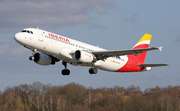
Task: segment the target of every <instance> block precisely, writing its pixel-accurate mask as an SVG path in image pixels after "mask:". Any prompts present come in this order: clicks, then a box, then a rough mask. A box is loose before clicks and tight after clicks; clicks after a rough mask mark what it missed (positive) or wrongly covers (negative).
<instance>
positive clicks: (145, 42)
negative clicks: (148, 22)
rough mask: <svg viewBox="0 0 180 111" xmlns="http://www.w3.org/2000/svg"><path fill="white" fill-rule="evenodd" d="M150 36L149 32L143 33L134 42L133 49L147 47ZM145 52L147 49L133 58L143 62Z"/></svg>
mask: <svg viewBox="0 0 180 111" xmlns="http://www.w3.org/2000/svg"><path fill="white" fill-rule="evenodd" d="M151 37H152V35H150V34H147V33H146V34H144V36H143V37H142V38H141V39H140V40H139V41H138V42H137V43H136V45H135V46H134V47H133V49H140V48H148V47H149V44H150V41H151ZM146 53H147V51H144V52H143V53H139V54H138V56H136V57H135V58H136V59H138V60H139V61H140V62H142V63H144V60H145V57H146Z"/></svg>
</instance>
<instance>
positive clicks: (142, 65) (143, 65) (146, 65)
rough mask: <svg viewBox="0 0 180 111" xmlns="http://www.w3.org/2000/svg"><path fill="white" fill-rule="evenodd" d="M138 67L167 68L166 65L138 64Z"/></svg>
mask: <svg viewBox="0 0 180 111" xmlns="http://www.w3.org/2000/svg"><path fill="white" fill-rule="evenodd" d="M138 66H140V67H159V66H169V65H168V64H138Z"/></svg>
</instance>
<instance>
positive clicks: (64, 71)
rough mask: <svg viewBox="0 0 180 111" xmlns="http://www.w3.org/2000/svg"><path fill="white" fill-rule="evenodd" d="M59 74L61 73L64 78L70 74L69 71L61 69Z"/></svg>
mask: <svg viewBox="0 0 180 111" xmlns="http://www.w3.org/2000/svg"><path fill="white" fill-rule="evenodd" d="M61 73H62V75H64V76H65V75H69V74H70V70H69V69H63V70H62V72H61Z"/></svg>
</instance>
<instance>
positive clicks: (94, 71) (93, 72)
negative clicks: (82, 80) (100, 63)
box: [89, 62, 98, 74]
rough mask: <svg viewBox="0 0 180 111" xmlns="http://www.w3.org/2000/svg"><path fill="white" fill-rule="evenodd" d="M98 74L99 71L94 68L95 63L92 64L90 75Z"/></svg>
mask: <svg viewBox="0 0 180 111" xmlns="http://www.w3.org/2000/svg"><path fill="white" fill-rule="evenodd" d="M97 72H98V70H97V69H96V68H94V62H92V68H90V69H89V73H90V74H96V73H97Z"/></svg>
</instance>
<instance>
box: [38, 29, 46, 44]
mask: <svg viewBox="0 0 180 111" xmlns="http://www.w3.org/2000/svg"><path fill="white" fill-rule="evenodd" d="M44 37H45V34H44V32H42V31H40V30H39V41H42V42H43V41H44Z"/></svg>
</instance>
